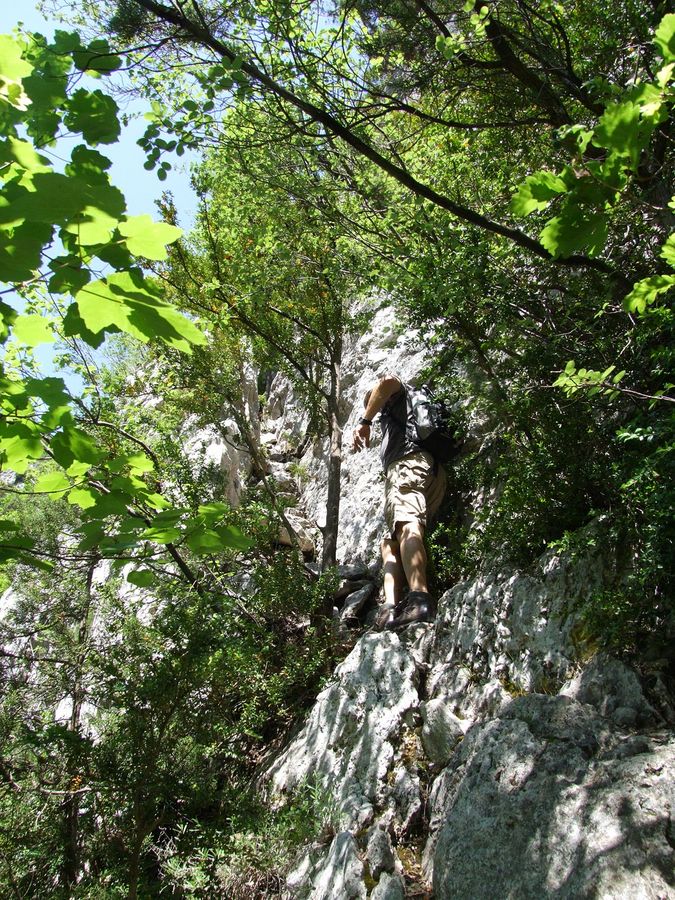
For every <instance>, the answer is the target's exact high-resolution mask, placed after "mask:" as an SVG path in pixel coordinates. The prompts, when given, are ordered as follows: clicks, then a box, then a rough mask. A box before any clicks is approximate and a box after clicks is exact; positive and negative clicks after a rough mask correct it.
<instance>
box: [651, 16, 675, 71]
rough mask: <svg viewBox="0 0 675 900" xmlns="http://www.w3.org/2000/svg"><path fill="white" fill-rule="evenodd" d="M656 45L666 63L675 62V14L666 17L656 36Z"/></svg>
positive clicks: (661, 22)
mask: <svg viewBox="0 0 675 900" xmlns="http://www.w3.org/2000/svg"><path fill="white" fill-rule="evenodd" d="M654 43H655V44H656V46H657V47H658V49H659V52H660V54H661V56H662V57H663V59H664V61H665V62H667V63H668V62H673V61H675V14H673V13H668V15H667V16H664V17H663V18H662V19H661V21H660V23H659V25H658V27H657V29H656V32H655V34H654Z"/></svg>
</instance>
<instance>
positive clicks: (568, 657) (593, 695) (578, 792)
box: [260, 306, 675, 900]
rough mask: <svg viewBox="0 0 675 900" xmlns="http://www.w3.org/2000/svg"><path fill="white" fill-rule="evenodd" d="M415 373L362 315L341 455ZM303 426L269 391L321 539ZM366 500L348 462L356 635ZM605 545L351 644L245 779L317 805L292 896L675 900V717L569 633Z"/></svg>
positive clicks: (368, 513)
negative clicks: (386, 387)
mask: <svg viewBox="0 0 675 900" xmlns="http://www.w3.org/2000/svg"><path fill="white" fill-rule="evenodd" d="M425 362H426V358H425V352H424V350H423V349H420V342H419V341H418V340H417V339H416V336H415V335H414V334H412V333H410V332H408V333H403V332H402V331H401V330H400V329H399V327H398V324H397V322H396V319H395V316H394V313H393V311H392V310H391V309H390V308H388V307H386V306H385V307H383V308H380V309H377V308H375V307H374V308H373V311H372V325H371V328H370V329H369V331H368V333H367V334H366V335H364V336H362V337H360V338H358V339H356V340H355V341H354V342H353V344H352V345H351V346H350V347H348V348H347V352H346V355H345V359H344V361H343V373H344V375H343V400H344V410H343V419H344V427H345V438H346V440H345V443H347V442H348V436H349V432H350V428H351V426H352V425H353V424H355V423H356V421H357V420H358V418H359V416H360V414H361V409H362V398H363V395H364V393H365V391H366V390H367V389H368V387H370V386H371V385H372V384H373V382H374V381H375V380H376V378H377V377H379V376H381V375H383V374H384V373H385V372H395V373H397V374H399V375H400V376H401V377H402V378H403V379H404V380H408V381H414V380H415V376H416V375H417V374H418V373H419V371H420V369H421V368H422V366H423V365H424V363H425ZM307 424H308V422H307V416H306V415H305V412H304V411H303V409H302V405H301V404H300V403H299V401H298V399H297V397H296V396H295V395H294V392H293V390H292V388H291V387H290V385H289V384H288V383H287V382H285V381H284V380H283V379H281V378H279V377H277V379H275V381H274V382H273V384H272V389H271V391H270V394H269V398H268V403H267V405H266V409H265V411H264V415H263V419H262V422H261V426H260V432H261V443H262V445H263V446H264V448H265V450H266V454H267V457H268V459H269V460H270V474H271V475H272V477H273V478H274V481H275V482H276V484H277V488H278V490H281V491H282V492H283V493H284V496H285V495H288V497H289V498H293V502H294V504H295V506H294V515H300V516H303V517H304V518H305V519H306V520H308V525H307V526H306V527H307V529H308V530H309V529H311V526H312V525H314V526H315V527H316V531H315V532H314V534H315V535H316V536H317V537H318V535H319V533H320V529H321V527H322V526H323V525H324V520H325V515H326V512H325V499H326V496H325V495H326V487H325V479H326V457H327V446H326V445H325V444H322V443H321V442H319V443H313V444H312V443H308V442H307V441H306V440H305V437H306V428H307ZM473 439H474V441H475V442H479V443H480V442H481V441H484V439H485V435H482V434H481V433H480V429H479V428H477V429H476V434H475V435H473ZM382 488H383V485H382V476H381V473H380V464H379V459H378V455H377V453H376V452H374V451H372V450H371V452H369V453H360V454H351V453H350V452H348V449H347V448H346V447H345V452H344V454H343V467H342V502H341V511H340V532H339V540H338V559H339V562H341V563H342V569H341V575H342V581H341V583H340V587H339V589H338V592H337V593H336V598H335V602H336V616H337V617H340V618H341V619H342V622H343V623H346V624H351V625H353V624H359V623H360V625H361V626H362V627H363V625H364V621H365V624H367V623H368V622H369V621H370V619H369V618H367V617H366V618H365V619H364V611H367V610H368V609H369V608H371V609H372V606H373V603H374V598H375V590H376V589H375V586H374V573H375V571H376V568H377V560H378V555H379V554H378V543H379V539H380V536H381V534H382V531H383V527H384V522H383V516H382ZM474 500H475V503H476V504H478V505H480V503H481V502H489V498H487V497H484V498H480V497H477V498H474ZM602 547H603V542H602V540H593V539H591V540H588V541H587V548H588V549H587V552H586V554H585V555H583V554H579V553H577V555H576V556H575V557H574V558H566V557H564V556H560V555H556V554H554V553H547V554H546V555H545V556H543V557H542V558H541V559H540V560H539V563H538V564H537V565H536V566H535V567H532V568H531V569H529V570H528V571H527V572H525V571H519V570H515V569H514V570H504V569H502V570H499V569H495V568H493V567H490V566H487V567H486V569H485V571H483V572H481V574H479V576H478V577H476V578H475V579H473V580H471V581H467V582H463V583H461V584H458V585H456V586H455V587H453V588H452V589H451V590H450V591H448V592H447V593H446V594H445V595H444V596H443V597H442V598H441V599H440V602H439V613H438V618H437V620H436V622H435V623H433V625H421V626H415V627H410V628H408V629H407V630H406V631H405V632H403V633H402V634H400V635H397V634H394V633H391V632H384V633H379V632H376V631H374V630H371V631H366V632H365V633H361V635H360V636H359V637H358V638H357V637H354V638H353V649H352V650H351V652H350V653H349V654H348V655H347V657H346V658H345V659H344V661H343V662H342V663H341V664H340V665H339V666H338V667H337V669H336V671H335V673H334V676H333V678H332V679H331V681H330V682H329V684H328V685H327V686H326V687H325V688H324V690H323V691H322V692H321V693H320V695H319V696H318V697H317V699H316V703H315V704H314V706H313V708H312V709H311V711H310V712H309V714H308V716H307V718H306V720H305V722H304V724H302V726H301V727H300V730H299V731H298V732H297V733H296V735H295V736H294V737H293V739H292V740H291V741H290V742H289V744H288V745H287V746H286V748H285V749H284V750H283V751H282V752H281V753H280V754H279V755H278V756H277V758H276V759H275V760H274V762H273V763H272V764H271V765H269V767H268V769H267V770H266V772H265V773H264V774H263V776H262V779H261V780H262V783H263V784H264V789H265V790H266V791H267V793H268V795H269V796H270V798H271V799H272V800H273V802H276V803H283V802H284V801H285V799H286V798H289V797H292V796H293V794H294V792H296V791H297V790H298V789H300V788H301V787H302V786H303V785H305V784H307V783H310V784H313V785H315V786H317V787H318V788H320V790H321V791H322V792H323V793H324V795H325V796H326V797H327V798H330V799H329V803H330V807H331V816H330V820H331V828H330V836H328V834H327V833H326V832H324V838H323V839H322V840H321V841H318V842H316V843H315V844H313V845H311V846H308V847H306V848H304V849H303V850H302V852H301V853H300V855H299V856H298V858H297V860H296V862H295V865H294V866H293V869H292V871H291V872H290V873H289V874H288V877H287V882H286V888H285V892H286V896H287V897H288V898H298V900H352V898H366V897H370V898H372V900H398V898H403V897H412V896H415V897H427V898H429V897H432V896H433V897H435V898H437V900H446V898H448V900H449V898H453V900H482V898H485V900H503V898H504V900H505V898H513V900H529V898H532V900H541V898H547V897H551V898H553V897H555V898H575V900H576V898H581V897H588V898H591V897H593V898H607V900H609V898H613V900H614V898H616V900H624V898H625V900H629V898H630V900H633V898H645V900H647V898H650V900H665V898H671V897H672V898H675V824H674V821H673V806H674V804H675V735H673V733H672V729H671V727H670V726H671V725H672V722H669V721H668V719H669V716H670V717H671V718H672V707H668V703H667V702H665V701H664V702H662V703H660V704H659V702H657V700H655V699H654V697H653V696H650V698H649V699H647V697H646V696H645V692H644V690H643V686H642V684H641V682H640V679H639V678H638V677H637V675H636V673H635V672H633V671H632V670H631V669H630V668H629V667H628V666H626V665H625V664H624V663H622V662H621V661H619V660H617V659H612V658H610V657H608V656H603V655H598V654H595V655H593V654H592V653H591V652H590V651H589V648H588V647H586V646H585V645H584V644H583V642H581V641H580V629H579V628H578V624H577V621H576V618H575V610H576V609H577V608H578V607H579V606H580V605H582V604H583V603H584V602H585V601H587V600H588V598H589V597H591V596H592V595H593V594H594V593H597V592H598V591H599V590H602V588H603V587H604V586H605V585H606V584H607V583H609V582H611V578H612V575H613V560H612V559H610V558H608V557H607V555H606V553H605V552H603V550H602ZM349 566H352V567H353V568H351V569H350V568H349ZM371 618H372V617H371ZM327 802H328V801H327Z"/></svg>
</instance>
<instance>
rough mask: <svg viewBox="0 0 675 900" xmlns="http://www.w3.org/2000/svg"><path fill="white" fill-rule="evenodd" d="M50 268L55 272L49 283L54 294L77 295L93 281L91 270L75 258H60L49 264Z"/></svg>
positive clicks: (48, 285)
mask: <svg viewBox="0 0 675 900" xmlns="http://www.w3.org/2000/svg"><path fill="white" fill-rule="evenodd" d="M49 268H50V269H52V270H53V271H54V274H53V275H52V277H51V278H50V279H49V281H48V282H47V287H48V288H49V290H50V291H51V292H52V294H75V293H77V291H79V290H80V289H81V288H83V287H84V286H85V284H88V283H89V281H90V280H91V273H90V272H89V269H85V268H84V267H82V265H81V260H80V259H78V258H77V257H74V256H59V257H58V258H57V259H53V260H52V261H51V262H50V263H49Z"/></svg>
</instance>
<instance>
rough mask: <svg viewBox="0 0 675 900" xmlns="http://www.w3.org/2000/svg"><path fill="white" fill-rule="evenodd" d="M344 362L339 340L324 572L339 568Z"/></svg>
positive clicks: (331, 406) (333, 389)
mask: <svg viewBox="0 0 675 900" xmlns="http://www.w3.org/2000/svg"><path fill="white" fill-rule="evenodd" d="M341 360H342V339H341V337H339V336H338V338H337V339H336V348H335V354H334V359H333V360H332V362H331V367H330V391H329V395H328V425H329V434H330V450H329V456H328V496H327V498H326V525H325V528H324V531H323V553H322V555H321V571H322V572H323V571H325V570H326V569H329V568H331V567H332V566H334V565H335V562H336V551H337V536H338V526H339V521H340V473H341V471H342V428H341V427H340V389H341V384H340V377H341Z"/></svg>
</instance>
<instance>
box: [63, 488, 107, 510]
mask: <svg viewBox="0 0 675 900" xmlns="http://www.w3.org/2000/svg"><path fill="white" fill-rule="evenodd" d="M99 497H100V494H99V493H98V491H95V490H94V489H93V488H90V487H81V488H73V490H72V491H71V492H70V493H69V494H68V503H70V504H72V505H73V506H79V507H80V509H91V508H92V507H93V506H96V503H97V501H98V499H99Z"/></svg>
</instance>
